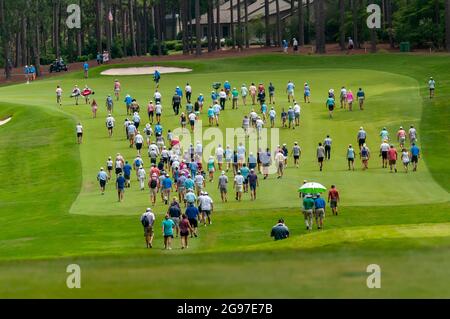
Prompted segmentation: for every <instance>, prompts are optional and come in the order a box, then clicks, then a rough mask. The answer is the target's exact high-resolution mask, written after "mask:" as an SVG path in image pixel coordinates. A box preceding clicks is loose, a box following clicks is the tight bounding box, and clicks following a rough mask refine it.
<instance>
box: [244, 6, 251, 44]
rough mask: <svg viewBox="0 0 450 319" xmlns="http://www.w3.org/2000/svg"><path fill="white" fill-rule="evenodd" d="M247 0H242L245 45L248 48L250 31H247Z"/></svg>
mask: <svg viewBox="0 0 450 319" xmlns="http://www.w3.org/2000/svg"><path fill="white" fill-rule="evenodd" d="M247 1H248V0H244V15H245V18H244V19H245V20H244V28H245V47H246V48H247V49H248V48H250V33H249V32H248V2H247Z"/></svg>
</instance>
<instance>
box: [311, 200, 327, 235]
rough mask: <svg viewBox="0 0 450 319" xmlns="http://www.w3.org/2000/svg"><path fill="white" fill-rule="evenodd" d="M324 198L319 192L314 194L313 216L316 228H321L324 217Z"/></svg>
mask: <svg viewBox="0 0 450 319" xmlns="http://www.w3.org/2000/svg"><path fill="white" fill-rule="evenodd" d="M325 206H326V204H325V200H324V199H323V198H322V197H320V194H317V195H316V199H315V200H314V217H315V219H316V225H317V229H322V228H323V220H324V218H325Z"/></svg>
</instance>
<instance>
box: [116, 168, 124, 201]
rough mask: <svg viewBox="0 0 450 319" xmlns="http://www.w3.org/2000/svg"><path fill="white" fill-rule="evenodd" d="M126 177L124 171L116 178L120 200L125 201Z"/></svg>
mask: <svg viewBox="0 0 450 319" xmlns="http://www.w3.org/2000/svg"><path fill="white" fill-rule="evenodd" d="M125 183H126V181H125V177H123V175H122V173H120V174H119V176H118V177H117V179H116V189H117V196H118V197H119V202H121V201H123V193H124V192H125Z"/></svg>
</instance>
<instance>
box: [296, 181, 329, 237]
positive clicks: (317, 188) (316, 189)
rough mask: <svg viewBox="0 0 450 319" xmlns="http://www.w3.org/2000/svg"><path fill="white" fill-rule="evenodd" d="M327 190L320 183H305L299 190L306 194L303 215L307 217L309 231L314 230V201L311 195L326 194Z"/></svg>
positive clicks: (306, 222)
mask: <svg viewBox="0 0 450 319" xmlns="http://www.w3.org/2000/svg"><path fill="white" fill-rule="evenodd" d="M326 190H327V189H326V187H325V186H323V185H322V184H319V183H311V182H310V183H307V182H306V181H304V182H303V185H302V186H301V187H300V188H299V190H298V191H299V192H300V193H302V194H305V196H304V197H303V215H304V217H305V224H306V229H307V230H312V224H313V209H314V204H315V203H314V199H313V198H312V195H311V194H319V193H323V192H325V191H326Z"/></svg>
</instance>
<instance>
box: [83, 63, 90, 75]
mask: <svg viewBox="0 0 450 319" xmlns="http://www.w3.org/2000/svg"><path fill="white" fill-rule="evenodd" d="M83 70H84V78H85V79H87V78H88V76H89V63H87V62H84V64H83Z"/></svg>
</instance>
